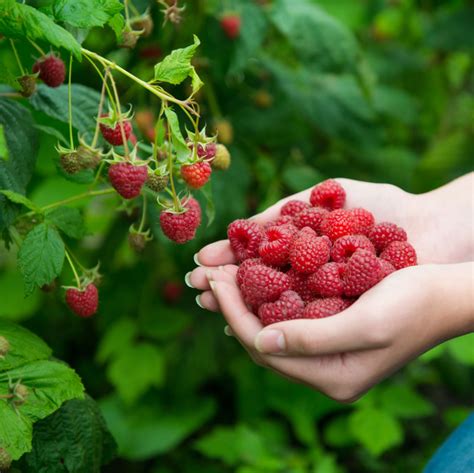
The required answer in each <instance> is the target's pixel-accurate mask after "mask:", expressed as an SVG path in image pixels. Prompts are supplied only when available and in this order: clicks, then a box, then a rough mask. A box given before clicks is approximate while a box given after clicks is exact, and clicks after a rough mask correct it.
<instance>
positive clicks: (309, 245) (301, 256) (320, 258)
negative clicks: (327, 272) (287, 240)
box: [290, 227, 331, 273]
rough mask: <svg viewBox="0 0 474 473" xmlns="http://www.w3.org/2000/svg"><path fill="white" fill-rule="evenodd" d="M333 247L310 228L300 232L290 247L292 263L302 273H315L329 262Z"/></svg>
mask: <svg viewBox="0 0 474 473" xmlns="http://www.w3.org/2000/svg"><path fill="white" fill-rule="evenodd" d="M330 250H331V246H330V243H329V241H328V239H327V238H324V237H318V236H317V235H316V233H315V232H314V231H313V230H311V229H310V228H308V227H305V228H304V229H302V230H300V232H299V233H298V234H297V235H296V236H295V238H294V239H293V242H292V244H291V247H290V262H291V265H292V267H293V268H295V269H296V271H299V272H300V273H313V272H314V271H316V270H317V269H318V268H319V266H322V265H323V264H324V263H327V262H328V261H329V256H330Z"/></svg>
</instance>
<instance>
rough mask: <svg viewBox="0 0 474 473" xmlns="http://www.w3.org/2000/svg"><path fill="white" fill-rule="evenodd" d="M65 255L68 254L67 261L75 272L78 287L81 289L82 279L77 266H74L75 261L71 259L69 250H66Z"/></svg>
mask: <svg viewBox="0 0 474 473" xmlns="http://www.w3.org/2000/svg"><path fill="white" fill-rule="evenodd" d="M65 255H66V259H67V262H68V263H69V266H70V267H71V270H72V272H73V274H74V278H75V279H76V283H77V287H78V289H80V288H81V279H80V278H79V275H78V274H77V270H76V267H75V266H74V263H73V261H72V259H71V255H70V254H69V251H68V250H66V251H65Z"/></svg>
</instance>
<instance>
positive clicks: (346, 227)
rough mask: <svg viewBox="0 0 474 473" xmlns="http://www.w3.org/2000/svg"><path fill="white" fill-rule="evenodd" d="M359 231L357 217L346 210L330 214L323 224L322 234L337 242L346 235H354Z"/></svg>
mask: <svg viewBox="0 0 474 473" xmlns="http://www.w3.org/2000/svg"><path fill="white" fill-rule="evenodd" d="M356 230H357V221H356V219H355V217H354V216H353V215H352V214H351V213H350V212H349V211H348V210H344V209H338V210H334V211H333V212H330V213H328V214H327V215H326V216H325V217H324V218H323V221H322V222H321V233H322V234H323V235H326V236H327V237H329V239H330V240H331V241H335V240H337V239H338V238H341V237H343V236H345V235H352V234H354V233H355V232H356Z"/></svg>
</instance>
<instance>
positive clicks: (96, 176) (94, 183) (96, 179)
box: [90, 161, 105, 190]
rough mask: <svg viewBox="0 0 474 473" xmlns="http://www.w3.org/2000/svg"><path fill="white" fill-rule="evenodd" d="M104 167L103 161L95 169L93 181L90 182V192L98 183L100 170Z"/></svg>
mask: <svg viewBox="0 0 474 473" xmlns="http://www.w3.org/2000/svg"><path fill="white" fill-rule="evenodd" d="M104 166H105V161H101V162H100V164H99V168H98V169H97V172H96V174H95V178H94V181H93V182H92V184H91V186H90V189H91V190H92V189H93V188H94V187H95V186H96V185H97V184H98V182H99V180H100V175H101V174H102V169H104Z"/></svg>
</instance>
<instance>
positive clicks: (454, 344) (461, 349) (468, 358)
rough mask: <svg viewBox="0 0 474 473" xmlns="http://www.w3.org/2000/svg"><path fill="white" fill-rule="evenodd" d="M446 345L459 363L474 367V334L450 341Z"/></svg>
mask: <svg viewBox="0 0 474 473" xmlns="http://www.w3.org/2000/svg"><path fill="white" fill-rule="evenodd" d="M446 345H447V347H448V350H449V352H450V353H451V355H452V356H453V357H454V358H455V359H456V360H457V361H459V362H460V363H463V364H465V365H471V366H473V365H474V333H469V334H467V335H464V336H462V337H458V338H455V339H454V340H450V341H449V342H447V343H446Z"/></svg>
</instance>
